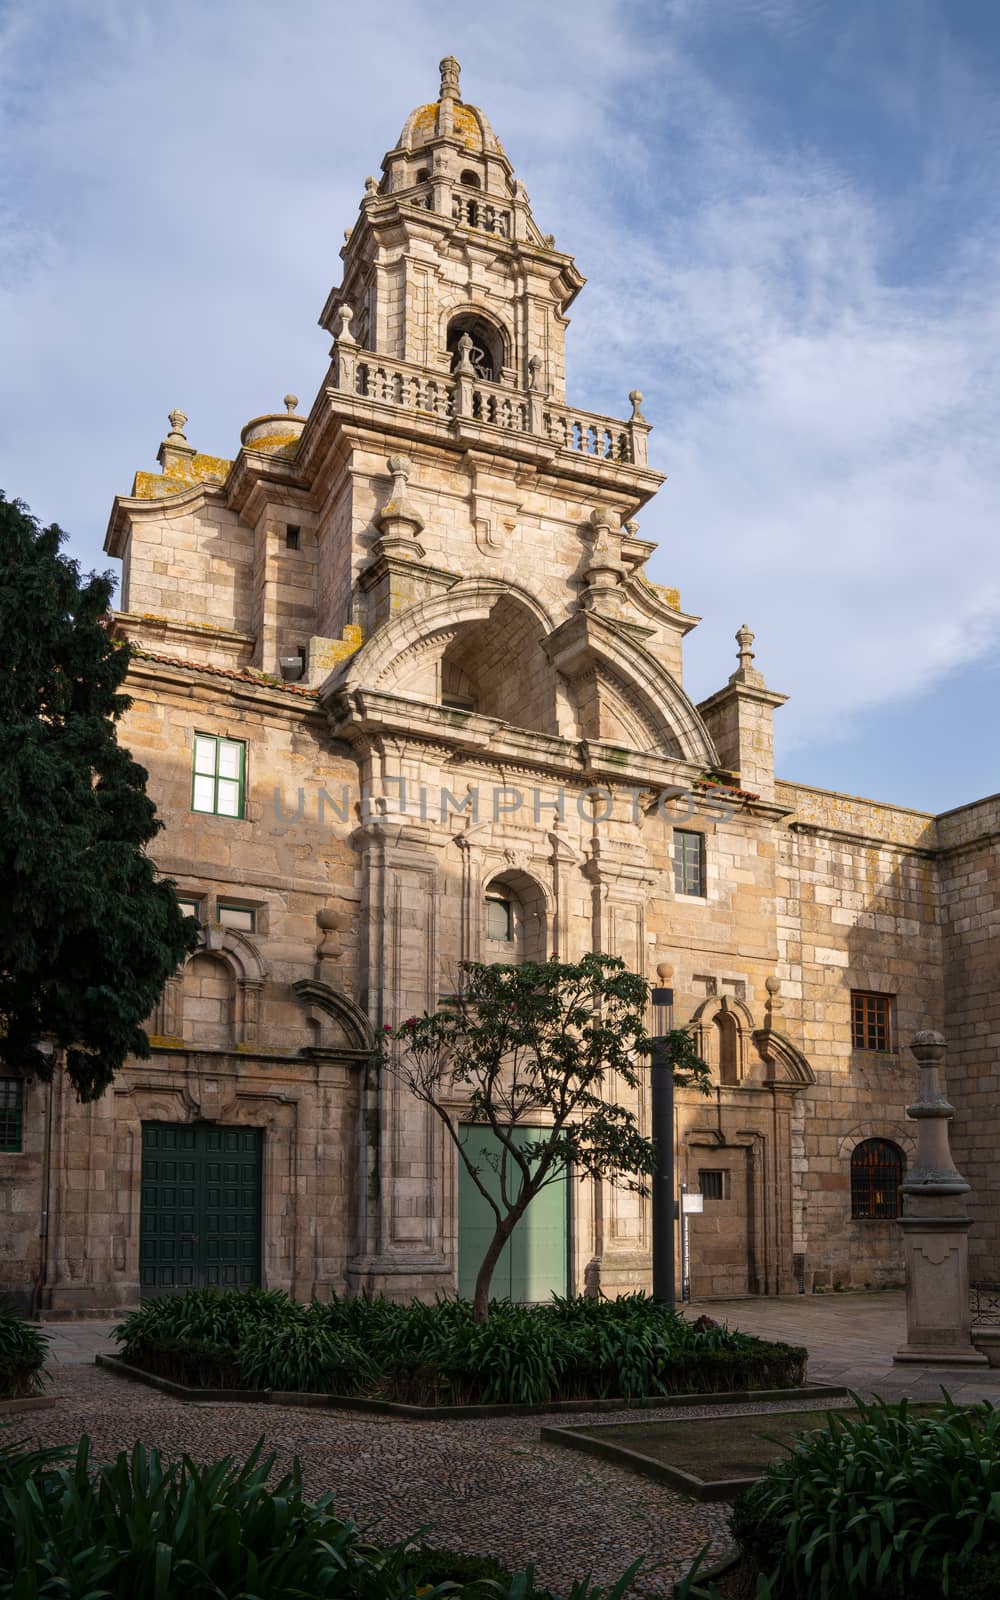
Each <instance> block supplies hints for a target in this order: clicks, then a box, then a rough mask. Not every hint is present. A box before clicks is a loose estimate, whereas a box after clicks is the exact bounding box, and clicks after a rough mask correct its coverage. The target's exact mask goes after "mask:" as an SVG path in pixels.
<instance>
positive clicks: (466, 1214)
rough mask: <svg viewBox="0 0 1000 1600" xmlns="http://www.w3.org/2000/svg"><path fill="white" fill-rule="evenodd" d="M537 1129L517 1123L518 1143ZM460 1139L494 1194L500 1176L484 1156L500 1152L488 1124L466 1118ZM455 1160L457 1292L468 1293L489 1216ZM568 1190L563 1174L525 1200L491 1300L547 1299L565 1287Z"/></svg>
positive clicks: (490, 1225) (526, 1140)
mask: <svg viewBox="0 0 1000 1600" xmlns="http://www.w3.org/2000/svg"><path fill="white" fill-rule="evenodd" d="M539 1131H540V1130H539V1129H537V1128H519V1129H518V1130H517V1133H516V1137H517V1141H518V1143H519V1144H520V1145H524V1144H527V1143H530V1142H531V1140H532V1139H534V1138H536V1137H537V1136H538V1133H539ZM462 1142H463V1144H464V1145H465V1147H466V1149H467V1150H469V1152H470V1154H471V1155H472V1159H473V1161H474V1163H475V1165H476V1166H477V1167H478V1168H479V1171H480V1176H481V1177H482V1178H483V1179H484V1180H485V1181H486V1183H487V1184H488V1186H489V1188H490V1191H491V1192H492V1193H494V1194H497V1193H499V1187H500V1179H499V1176H498V1174H497V1171H496V1168H495V1167H494V1166H492V1165H491V1163H490V1161H489V1159H488V1157H489V1156H490V1155H493V1156H494V1157H495V1158H498V1157H499V1154H500V1152H501V1150H502V1148H503V1147H502V1145H501V1144H500V1141H499V1140H498V1139H497V1137H496V1134H495V1133H493V1131H492V1129H490V1128H482V1127H475V1126H473V1125H472V1124H471V1123H466V1124H465V1125H464V1126H463V1129H462ZM456 1159H458V1292H459V1294H461V1295H464V1296H465V1297H466V1298H467V1299H470V1300H471V1298H472V1295H473V1291H474V1290H475V1287H476V1274H477V1273H478V1271H479V1268H480V1266H481V1264H482V1260H483V1257H484V1255H485V1254H486V1249H487V1246H488V1245H489V1242H490V1240H491V1239H492V1237H493V1228H494V1222H495V1219H494V1216H493V1212H492V1211H491V1210H490V1207H489V1205H488V1204H487V1202H486V1200H485V1198H484V1197H483V1195H481V1194H480V1192H479V1190H478V1189H477V1188H476V1185H475V1184H474V1183H473V1181H472V1178H471V1177H470V1176H469V1173H468V1170H467V1168H466V1165H465V1162H464V1161H462V1160H461V1159H459V1158H456ZM568 1210H569V1193H568V1187H567V1184H566V1180H565V1178H563V1179H561V1180H560V1181H559V1182H557V1183H552V1184H548V1185H546V1187H545V1188H544V1189H543V1190H542V1191H541V1193H540V1194H537V1195H536V1196H535V1198H534V1200H532V1202H531V1204H530V1205H529V1207H528V1209H527V1211H526V1212H525V1213H524V1216H523V1217H522V1218H521V1220H520V1222H519V1223H518V1224H517V1226H516V1228H515V1229H514V1232H513V1233H512V1234H511V1236H510V1238H509V1239H508V1241H507V1243H506V1244H505V1245H504V1248H503V1254H502V1255H501V1257H500V1260H499V1261H498V1262H497V1265H496V1270H495V1272H494V1274H493V1281H492V1283H491V1285H490V1295H491V1297H492V1298H493V1299H495V1300H503V1299H509V1300H517V1301H532V1300H548V1299H549V1297H550V1296H551V1295H553V1294H565V1293H566V1287H567V1250H568V1233H569V1229H568Z"/></svg>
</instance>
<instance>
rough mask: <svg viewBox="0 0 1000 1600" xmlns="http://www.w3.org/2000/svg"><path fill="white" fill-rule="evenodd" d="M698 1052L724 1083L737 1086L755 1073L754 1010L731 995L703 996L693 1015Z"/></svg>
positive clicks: (691, 1023)
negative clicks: (753, 1046) (706, 997)
mask: <svg viewBox="0 0 1000 1600" xmlns="http://www.w3.org/2000/svg"><path fill="white" fill-rule="evenodd" d="M689 1026H690V1027H692V1028H693V1029H694V1034H695V1042H696V1044H697V1047H698V1054H699V1055H700V1056H701V1058H702V1060H703V1061H706V1062H707V1063H708V1065H709V1067H710V1068H711V1069H712V1074H713V1076H714V1077H715V1078H716V1080H717V1081H718V1082H719V1083H720V1084H722V1085H723V1086H724V1087H726V1086H728V1087H734V1086H735V1085H737V1084H740V1083H742V1082H743V1081H744V1079H745V1078H747V1077H748V1076H750V1075H752V1074H753V1065H754V1053H753V1052H752V1050H751V1049H750V1046H751V1044H752V1040H753V1031H754V1027H753V1013H752V1012H751V1010H750V1008H749V1006H748V1005H746V1003H745V1002H744V1001H742V1000H736V999H734V998H732V997H731V996H729V995H720V996H716V995H712V996H710V998H709V999H707V1000H703V1001H702V1003H701V1005H700V1006H698V1008H697V1010H696V1011H695V1013H694V1015H693V1016H692V1018H691V1022H690V1023H689Z"/></svg>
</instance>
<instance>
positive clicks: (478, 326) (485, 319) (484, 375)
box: [444, 307, 510, 383]
mask: <svg viewBox="0 0 1000 1600" xmlns="http://www.w3.org/2000/svg"><path fill="white" fill-rule="evenodd" d="M463 334H468V336H469V338H470V339H471V340H472V348H471V349H470V351H469V360H470V361H471V363H472V368H473V371H474V373H475V375H476V377H477V378H481V379H483V380H484V381H485V382H487V383H499V382H500V380H501V378H502V376H503V369H504V367H505V366H508V365H509V362H508V359H507V353H508V350H509V348H510V338H509V336H508V334H507V332H506V329H504V328H503V327H502V326H501V324H500V323H499V322H497V321H495V319H494V318H493V317H490V316H488V315H487V314H486V313H485V312H483V311H481V310H479V308H478V307H475V308H471V307H470V308H469V309H468V310H464V311H458V312H453V313H452V315H451V316H449V318H448V323H447V327H446V329H445V337H444V343H445V349H446V350H447V352H448V366H449V369H450V370H451V371H452V372H454V371H455V368H456V367H457V365H458V362H459V356H460V352H459V342H460V340H461V338H462V335H463Z"/></svg>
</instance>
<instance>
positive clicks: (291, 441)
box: [244, 433, 300, 456]
mask: <svg viewBox="0 0 1000 1600" xmlns="http://www.w3.org/2000/svg"><path fill="white" fill-rule="evenodd" d="M299 437H300V435H299V434H297V433H265V434H263V435H262V436H261V438H259V439H253V440H251V442H250V443H249V444H248V445H246V446H245V447H244V448H245V449H247V450H267V451H269V452H270V454H271V455H282V456H293V455H294V454H295V452H296V450H297V449H298V444H299Z"/></svg>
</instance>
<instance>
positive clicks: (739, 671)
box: [729, 622, 767, 689]
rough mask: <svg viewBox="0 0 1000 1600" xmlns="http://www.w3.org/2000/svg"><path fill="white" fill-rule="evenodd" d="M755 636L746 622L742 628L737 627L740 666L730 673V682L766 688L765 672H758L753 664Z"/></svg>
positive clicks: (755, 687)
mask: <svg viewBox="0 0 1000 1600" xmlns="http://www.w3.org/2000/svg"><path fill="white" fill-rule="evenodd" d="M754 638H755V635H754V632H753V629H752V628H748V627H747V625H746V623H745V622H744V624H743V626H742V627H741V628H737V630H736V643H737V644H738V645H739V652H738V656H737V659H738V661H739V666H738V667H737V668H736V671H735V672H733V673H730V676H729V681H730V683H744V684H747V685H748V686H749V687H750V688H753V689H766V688H767V684H766V683H765V681H764V674H763V673H762V672H758V671H757V668H756V667H755V666H754V664H753V661H754V651H753V648H752V647H753V642H754Z"/></svg>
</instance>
